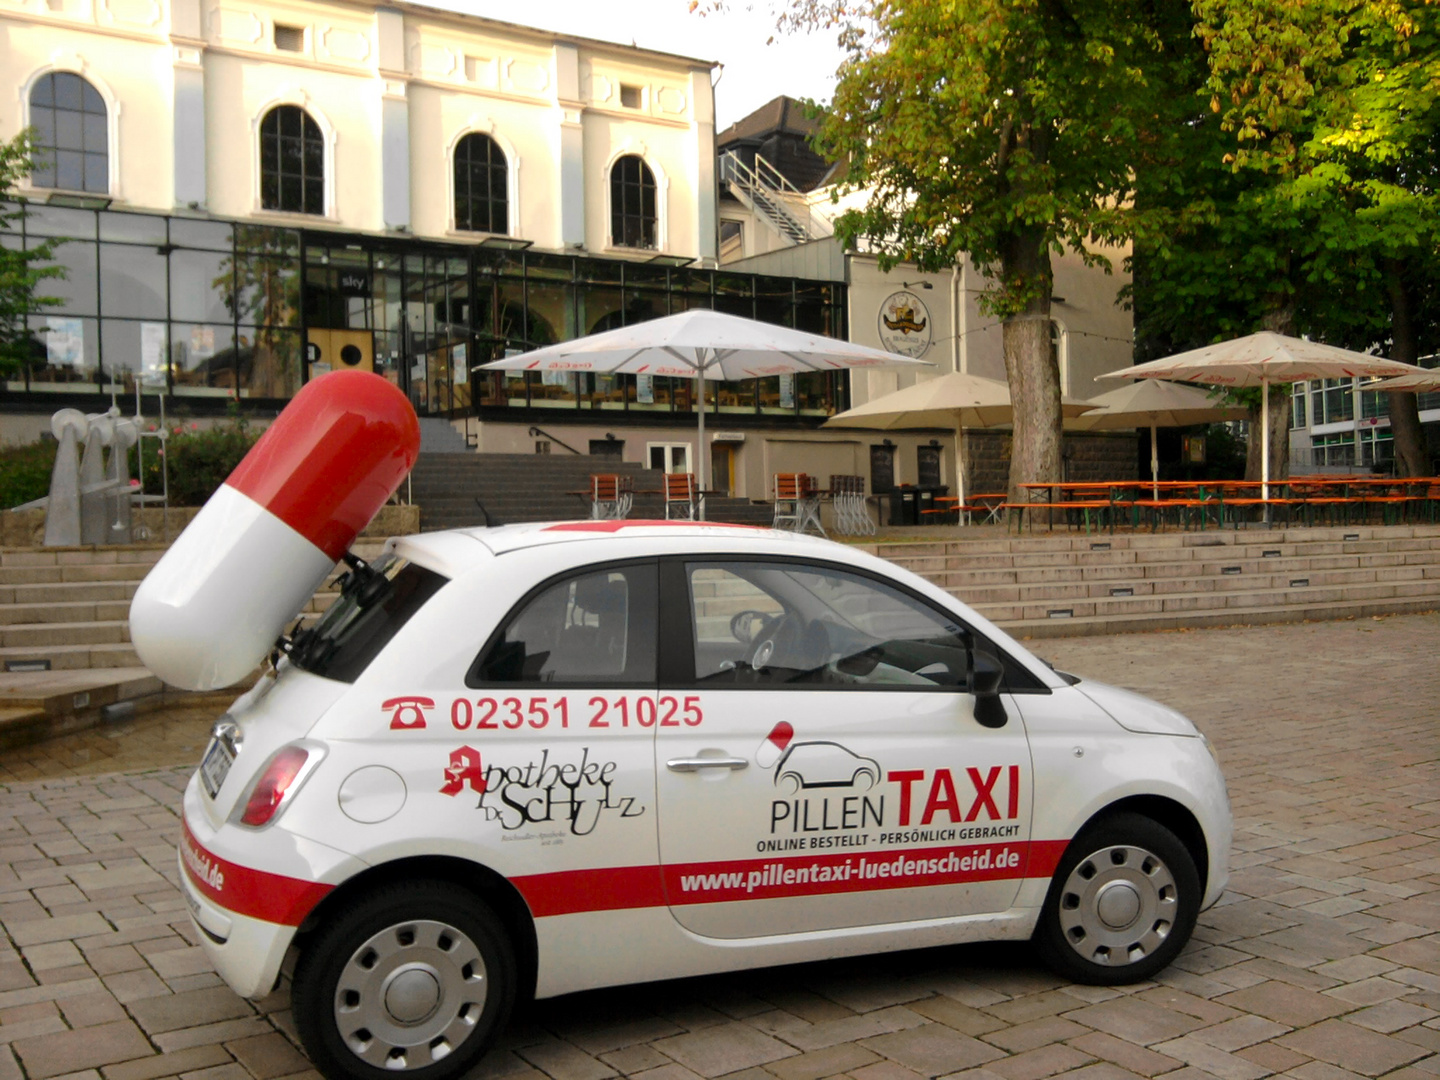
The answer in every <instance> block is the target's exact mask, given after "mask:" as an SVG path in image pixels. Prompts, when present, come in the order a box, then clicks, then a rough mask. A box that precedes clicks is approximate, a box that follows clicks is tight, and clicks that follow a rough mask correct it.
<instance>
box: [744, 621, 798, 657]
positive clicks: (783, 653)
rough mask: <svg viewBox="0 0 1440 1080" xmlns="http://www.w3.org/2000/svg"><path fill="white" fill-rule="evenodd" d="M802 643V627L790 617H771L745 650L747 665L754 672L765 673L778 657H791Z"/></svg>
mask: <svg viewBox="0 0 1440 1080" xmlns="http://www.w3.org/2000/svg"><path fill="white" fill-rule="evenodd" d="M799 641H800V626H799V624H798V623H797V622H796V620H795V619H793V618H791V617H790V616H789V615H785V614H781V615H769V616H766V617H765V622H764V623H763V624H762V625H761V627H760V630H759V632H758V633H756V635H755V637H754V640H753V641H752V642H751V644H750V647H749V648H748V649H746V650H745V661H744V662H745V665H746V666H747V667H749V668H750V669H751V670H752V671H763V670H765V668H767V667H768V666H769V665H770V661H772V660H773V659H775V657H776V656H779V657H781V658H782V659H783V658H785V657H787V656H791V655H793V654H794V652H795V647H796V645H797V644H799Z"/></svg>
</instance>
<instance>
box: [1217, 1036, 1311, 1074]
mask: <svg viewBox="0 0 1440 1080" xmlns="http://www.w3.org/2000/svg"><path fill="white" fill-rule="evenodd" d="M1235 1056H1236V1057H1242V1058H1244V1059H1245V1060H1246V1061H1253V1062H1255V1064H1256V1065H1261V1066H1263V1067H1265V1068H1266V1069H1269V1070H1270V1071H1271V1072H1288V1071H1289V1070H1290V1069H1293V1068H1295V1067H1296V1066H1298V1065H1303V1064H1305V1062H1307V1061H1309V1060H1310V1059H1309V1058H1307V1057H1306V1056H1305V1055H1304V1054H1297V1053H1296V1052H1295V1051H1294V1050H1290V1049H1287V1048H1286V1047H1283V1046H1280V1045H1278V1044H1276V1043H1271V1042H1265V1043H1256V1044H1255V1045H1254V1046H1245V1047H1242V1048H1241V1049H1239V1050H1236V1051H1235Z"/></svg>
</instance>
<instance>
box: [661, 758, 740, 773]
mask: <svg viewBox="0 0 1440 1080" xmlns="http://www.w3.org/2000/svg"><path fill="white" fill-rule="evenodd" d="M749 764H750V762H749V761H747V760H746V759H745V758H743V757H678V758H671V759H670V760H669V761H667V762H666V763H665V767H666V768H667V769H673V770H674V771H675V772H696V771H698V770H700V769H744V768H747V767H748V766H749Z"/></svg>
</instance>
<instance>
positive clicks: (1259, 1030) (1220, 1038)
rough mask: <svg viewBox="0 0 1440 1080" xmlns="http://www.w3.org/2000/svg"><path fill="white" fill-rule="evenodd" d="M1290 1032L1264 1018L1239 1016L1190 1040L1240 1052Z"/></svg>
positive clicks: (1194, 1035) (1204, 1030)
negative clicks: (1246, 1047) (1243, 1048)
mask: <svg viewBox="0 0 1440 1080" xmlns="http://www.w3.org/2000/svg"><path fill="white" fill-rule="evenodd" d="M1289 1030H1290V1029H1289V1028H1288V1027H1286V1026H1285V1025H1284V1024H1277V1023H1275V1022H1274V1021H1273V1020H1266V1019H1265V1018H1264V1017H1263V1016H1237V1017H1236V1018H1235V1019H1234V1020H1227V1021H1225V1023H1223V1024H1216V1025H1215V1026H1214V1027H1208V1028H1204V1029H1202V1030H1200V1031H1196V1032H1194V1033H1193V1034H1191V1035H1190V1036H1189V1038H1192V1039H1198V1040H1199V1041H1200V1042H1203V1043H1207V1044H1209V1045H1210V1046H1213V1047H1216V1048H1217V1049H1219V1050H1239V1049H1240V1048H1241V1047H1245V1046H1253V1045H1254V1044H1255V1043H1258V1042H1264V1041H1265V1040H1267V1039H1273V1038H1275V1036H1277V1035H1284V1034H1285V1033H1286V1032H1287V1031H1289Z"/></svg>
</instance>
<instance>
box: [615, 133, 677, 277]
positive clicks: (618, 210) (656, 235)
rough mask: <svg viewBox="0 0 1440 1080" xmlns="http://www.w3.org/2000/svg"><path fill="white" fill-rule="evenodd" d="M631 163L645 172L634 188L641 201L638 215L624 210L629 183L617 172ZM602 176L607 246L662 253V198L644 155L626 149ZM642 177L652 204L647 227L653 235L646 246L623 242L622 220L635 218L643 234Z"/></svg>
mask: <svg viewBox="0 0 1440 1080" xmlns="http://www.w3.org/2000/svg"><path fill="white" fill-rule="evenodd" d="M632 160H633V161H635V162H636V163H638V165H639V167H640V168H641V169H643V170H644V172H643V173H642V174H641V179H640V181H639V182H638V183H637V184H636V185H634V186H635V187H636V188H637V197H638V198H639V200H640V210H639V212H638V213H630V212H629V211H628V210H627V209H626V207H627V206H628V202H627V200H626V198H625V193H626V187H627V185H628V184H629V181H627V180H625V179H624V178H623V177H621V176H620V175H619V172H618V170H620V168H621V166H622V163H624V162H626V161H632ZM605 173H606V175H605V179H606V185H605V190H606V197H607V200H608V202H609V211H610V213H609V220H608V222H607V223H606V228H607V230H608V234H609V241H610V243H609V246H610V247H613V248H621V249H623V250H626V251H656V252H659V251H664V250H665V237H664V234H663V230H662V229H661V219H662V217H663V216H664V215H663V213H662V211H663V206H662V199H661V188H662V182H661V180H660V178H659V176H657V175H656V171H655V169H654V168H653V167H652V166H651V164H650V163H649V162H648V161H646V160H645V156H644V155H643V154H640V153H637V152H636V151H634V150H626V151H623V152H621V153H619V154H616V155H615V158H614V160H613V161H611V162H610V165H609V167H608V168H607V169H606V171H605ZM645 174H648V175H649V178H650V185H649V188H650V197H651V202H652V216H651V217H650V218H649V224H650V229H651V233H652V236H651V242H650V243H649V244H648V245H647V244H627V243H626V242H625V239H624V237H625V230H624V223H625V221H626V220H627V219H629V218H638V219H639V221H640V223H641V226H642V233H643V226H644V224H645V223H646V218H645V216H644V192H645V183H644V176H645ZM617 195H618V196H620V198H619V199H618V201H617V198H616V196H617ZM617 225H620V226H621V228H620V229H619V230H618V231H617V229H616V226H617ZM642 239H643V235H642Z"/></svg>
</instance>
